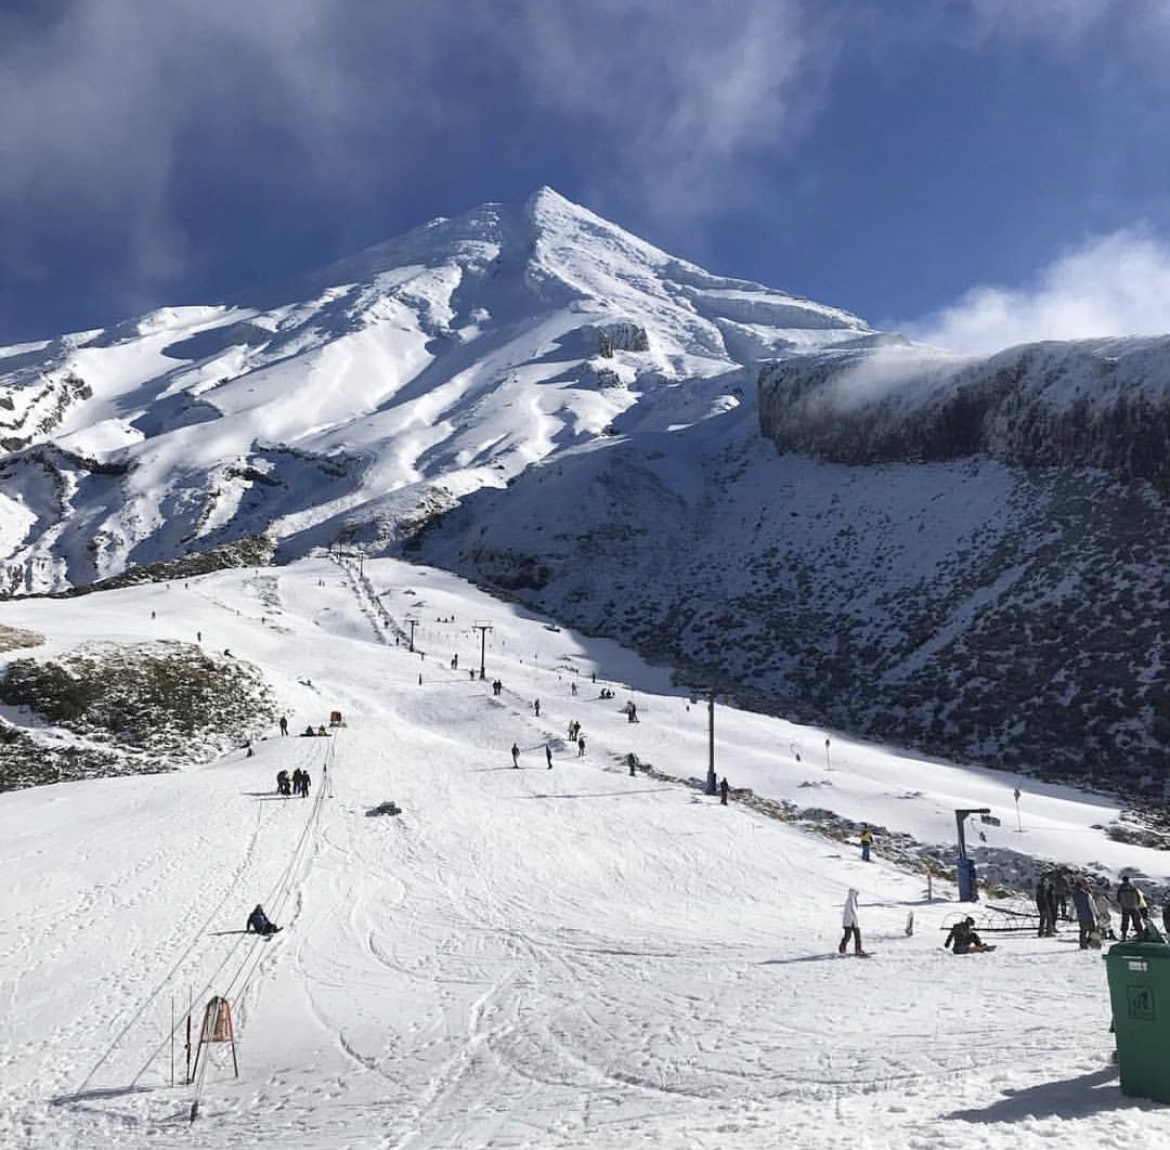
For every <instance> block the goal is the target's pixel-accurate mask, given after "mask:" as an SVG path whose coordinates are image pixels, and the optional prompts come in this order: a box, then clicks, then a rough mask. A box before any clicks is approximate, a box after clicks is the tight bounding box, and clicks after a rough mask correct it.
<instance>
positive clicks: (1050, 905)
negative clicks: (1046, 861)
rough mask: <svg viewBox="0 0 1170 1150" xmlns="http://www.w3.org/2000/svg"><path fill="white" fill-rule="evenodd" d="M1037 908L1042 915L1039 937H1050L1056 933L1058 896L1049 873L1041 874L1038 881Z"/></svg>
mask: <svg viewBox="0 0 1170 1150" xmlns="http://www.w3.org/2000/svg"><path fill="white" fill-rule="evenodd" d="M1036 910H1037V912H1038V913H1039V915H1040V929H1039V930H1038V931H1037V932H1036V933H1037V936H1038V937H1039V938H1048V937H1050V936H1051V935H1054V934H1055V933H1056V896H1055V895H1054V894H1053V892H1052V882H1051V880H1050V879H1049V877H1048V875H1041V876H1040V881H1039V882H1038V883H1036Z"/></svg>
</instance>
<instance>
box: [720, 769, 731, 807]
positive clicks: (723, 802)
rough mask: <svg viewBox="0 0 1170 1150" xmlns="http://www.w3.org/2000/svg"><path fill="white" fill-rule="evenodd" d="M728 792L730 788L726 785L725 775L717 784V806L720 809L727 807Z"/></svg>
mask: <svg viewBox="0 0 1170 1150" xmlns="http://www.w3.org/2000/svg"><path fill="white" fill-rule="evenodd" d="M729 790H731V788H730V787H729V786H728V785H727V776H726V775H725V776H724V777H723V781H722V782H721V783H720V784H719V805H720V806H722V807H725V806H727V792H728V791H729Z"/></svg>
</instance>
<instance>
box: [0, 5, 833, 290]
mask: <svg viewBox="0 0 1170 1150" xmlns="http://www.w3.org/2000/svg"><path fill="white" fill-rule="evenodd" d="M31 11H32V9H30V12H31ZM817 12H819V8H818V6H817V5H816V4H815V3H814V2H813V0H733V2H730V3H721V4H712V3H710V2H709V0H590V2H589V3H582V2H579V0H497V2H495V3H492V4H486V3H470V2H467V0H428V2H427V3H424V4H419V3H418V2H417V0H381V2H380V3H378V4H370V5H351V4H337V3H333V2H331V0H165V3H153V4H150V3H148V4H143V3H141V2H140V0H62V2H61V3H59V4H57V5H56V6H51V7H48V8H47V9H46V10H45V11H44V12H40V13H37V14H36V15H31V14H26V15H25V16H23V17H17V16H13V15H6V14H4V13H0V107H2V108H3V109H4V114H3V115H2V116H0V209H3V212H2V213H0V215H2V216H5V217H7V219H6V222H4V223H0V244H3V245H4V246H5V247H6V248H7V249H8V250H7V251H4V252H0V260H2V261H3V265H4V266H6V267H7V268H8V270H9V271H11V269H12V268H13V267H14V266H15V265H16V261H17V256H18V252H19V251H28V250H31V246H32V243H33V241H32V240H31V239H30V237H33V236H35V235H36V234H38V232H41V233H43V234H45V235H52V234H53V229H54V226H55V224H58V223H61V222H63V221H66V220H70V221H73V222H74V223H75V222H76V221H77V220H79V219H81V220H85V221H91V222H93V223H97V224H100V226H101V227H102V229H103V230H105V231H106V232H107V233H108V234H109V235H111V236H117V237H118V241H117V242H118V243H119V245H120V246H121V248H122V249H123V251H124V253H125V259H126V262H127V264H128V265H131V266H133V267H134V268H136V269H137V273H138V276H139V278H140V279H141V280H142V281H143V282H144V285H145V286H147V288H148V289H149V285H151V284H152V283H153V284H159V283H165V282H167V281H168V279H171V278H173V277H174V276H175V275H177V274H178V270H179V269H180V268H181V265H182V260H183V256H184V247H185V244H186V242H187V240H186V238H185V237H184V236H183V235H182V234H180V232H179V231H178V230H177V228H176V226H175V218H176V212H175V202H176V199H177V197H178V194H179V191H180V188H177V187H176V185H177V184H182V183H183V182H184V181H186V182H187V183H188V185H191V184H193V183H194V182H195V181H196V180H197V179H206V180H232V181H239V182H241V184H255V187H256V194H257V195H258V196H260V197H262V198H264V197H267V198H269V199H271V198H272V197H274V196H278V195H280V193H281V191H282V190H283V188H285V187H289V186H291V185H292V184H293V183H295V184H296V185H297V186H298V187H301V188H303V187H310V188H319V189H320V190H321V194H322V196H323V197H324V199H325V200H326V201H328V202H332V203H333V204H334V205H335V206H336V210H337V211H338V212H340V213H344V211H345V207H344V205H345V204H347V203H348V204H350V205H353V204H357V203H361V202H362V200H361V197H362V195H363V194H365V195H367V196H368V195H371V194H386V189H392V188H393V187H394V186H395V185H396V184H397V183H400V182H402V181H408V180H409V181H414V180H417V179H419V178H420V165H423V166H424V168H425V165H427V164H428V163H430V162H431V161H432V159H435V158H438V157H441V158H442V159H443V162H444V163H445V164H446V165H447V166H448V167H451V166H452V165H454V167H455V168H456V169H457V168H458V165H459V163H461V162H462V161H461V160H460V156H461V155H462V154H463V153H464V150H466V151H467V152H468V154H471V155H473V156H474V160H469V161H467V162H469V163H470V162H475V163H476V164H478V165H480V169H481V170H482V151H480V152H478V153H477V152H476V146H477V145H482V141H484V140H491V141H493V142H494V141H497V140H498V141H500V144H501V148H502V149H503V150H507V149H508V148H516V147H517V144H516V143H514V142H513V139H512V137H511V135H510V131H511V123H510V120H509V117H514V116H515V115H516V109H518V108H519V109H523V110H524V114H525V115H527V116H528V117H529V118H530V123H527V124H526V125H525V130H529V131H533V132H534V133H538V134H539V135H538V136H537V138H535V139H534V140H533V141H532V147H533V149H535V150H536V152H537V154H540V153H541V152H542V151H547V152H551V153H553V154H560V155H561V156H562V157H563V156H564V155H565V153H566V152H572V151H574V150H575V151H576V152H577V155H578V157H579V158H583V160H584V162H580V159H579V162H578V164H577V167H578V169H582V168H583V169H585V170H586V171H589V170H592V171H593V172H595V173H596V177H595V186H596V189H597V190H598V191H599V193H600V198H602V199H604V198H605V194H606V193H607V192H612V191H613V190H614V189H620V191H621V194H622V196H623V197H625V198H626V199H627V202H633V203H636V202H638V201H639V200H640V201H641V203H642V204H643V205H644V206H645V214H646V215H652V214H655V213H657V214H659V215H663V216H669V215H672V214H673V215H677V216H682V217H684V218H685V217H687V216H689V215H694V214H697V213H701V212H703V211H706V210H709V209H711V208H712V207H714V206H718V207H724V206H726V203H727V197H728V196H729V194H730V192H731V190H732V189H734V188H736V187H737V185H742V182H743V180H742V177H743V173H744V169H745V168H746V167H747V166H748V165H746V164H745V163H744V161H745V160H746V159H747V158H748V157H750V156H751V155H753V154H759V153H769V152H776V151H778V150H782V149H783V148H785V147H786V146H787V145H788V144H790V143H791V142H792V141H793V140H794V138H795V137H796V135H797V134H798V133H799V131H800V128H801V125H802V123H803V122H804V117H805V116H806V114H807V111H808V109H809V107H810V106H811V105H812V103H813V93H814V91H815V87H816V86H815V84H814V82H813V79H812V77H811V76H810V72H811V71H812V67H811V59H812V57H811V52H812V49H813V47H814V45H817V44H818V43H820V44H822V45H823V38H821V37H819V36H818V34H817V33H815V32H814V31H813V28H814V24H813V21H812V14H814V13H817ZM815 71H816V74H817V75H818V76H823V74H824V72H825V62H824V58H823V57H822V58H821V59H819V60H818V61H817V67H816V69H815ZM469 145H470V146H469ZM193 157H195V159H193ZM257 157H261V158H259V159H258V158H257ZM452 157H453V159H452ZM274 160H275V162H276V163H279V165H281V169H282V170H281V172H280V174H279V175H274V174H272V173H271V172H266V171H265V165H271V164H272V163H273V162H274ZM193 164H194V165H196V170H195V174H193V172H192V166H193ZM421 178H422V179H423V180H425V179H426V178H427V177H426V173H425V170H424V171H423V173H422V176H421ZM282 179H283V180H284V183H283V184H281V182H280V181H281V180H282ZM537 182H553V183H556V182H557V179H556V176H555V175H554V174H551V173H543V174H542V175H541V176H540V177H538V178H537V179H535V180H534V183H537ZM574 190H576V191H577V192H578V194H580V192H581V188H580V186H578V188H577V189H574ZM631 193H632V194H631ZM330 197H332V198H331V199H330ZM447 206H448V205H437V208H445V207H447ZM454 206H458V205H454ZM465 206H471V203H470V202H469V203H468V204H467V205H465Z"/></svg>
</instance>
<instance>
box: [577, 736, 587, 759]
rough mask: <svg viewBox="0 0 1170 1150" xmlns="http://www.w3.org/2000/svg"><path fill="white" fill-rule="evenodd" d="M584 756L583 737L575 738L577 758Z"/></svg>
mask: <svg viewBox="0 0 1170 1150" xmlns="http://www.w3.org/2000/svg"><path fill="white" fill-rule="evenodd" d="M584 754H585V736H584V735H578V736H577V758H581V756H582V755H584Z"/></svg>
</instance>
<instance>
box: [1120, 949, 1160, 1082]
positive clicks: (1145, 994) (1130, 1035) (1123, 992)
mask: <svg viewBox="0 0 1170 1150" xmlns="http://www.w3.org/2000/svg"><path fill="white" fill-rule="evenodd" d="M1105 972H1106V974H1107V976H1108V978H1109V1000H1110V1002H1111V1003H1112V1005H1113V1025H1114V1028H1115V1030H1116V1031H1117V1066H1118V1070H1119V1071H1120V1072H1121V1092H1122V1093H1123V1094H1129V1095H1132V1096H1133V1097H1135V1098H1151V1099H1153V1100H1154V1101H1155V1102H1170V946H1167V944H1166V943H1165V942H1162V941H1158V942H1119V943H1117V944H1116V945H1115V946H1111V947H1110V948H1109V952H1108V953H1107V954H1106V955H1105Z"/></svg>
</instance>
